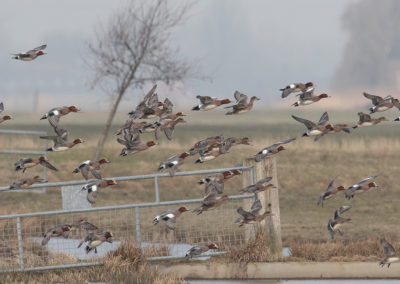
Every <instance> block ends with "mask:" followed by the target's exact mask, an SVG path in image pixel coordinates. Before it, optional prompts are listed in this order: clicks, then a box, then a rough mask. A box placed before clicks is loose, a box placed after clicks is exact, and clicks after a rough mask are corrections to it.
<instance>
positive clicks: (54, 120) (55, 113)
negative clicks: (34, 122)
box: [40, 106, 79, 127]
mask: <svg viewBox="0 0 400 284" xmlns="http://www.w3.org/2000/svg"><path fill="white" fill-rule="evenodd" d="M78 111H79V108H78V107H77V106H69V107H68V106H63V107H56V108H53V109H51V110H49V111H48V112H47V113H45V114H44V115H43V116H42V118H40V119H41V120H42V119H47V120H48V121H49V123H50V125H51V126H52V127H57V126H58V123H59V122H60V117H61V116H64V115H67V114H69V113H70V112H78Z"/></svg>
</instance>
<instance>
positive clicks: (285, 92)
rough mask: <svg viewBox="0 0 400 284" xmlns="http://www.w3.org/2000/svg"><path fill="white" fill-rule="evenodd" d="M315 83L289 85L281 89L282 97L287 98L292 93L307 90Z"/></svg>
mask: <svg viewBox="0 0 400 284" xmlns="http://www.w3.org/2000/svg"><path fill="white" fill-rule="evenodd" d="M313 86H314V84H313V83H312V82H307V83H305V84H303V83H292V84H289V85H287V86H286V87H285V88H283V89H279V90H280V91H281V92H282V99H283V98H286V97H287V96H289V95H290V94H292V93H299V92H305V91H306V90H307V89H308V90H311V89H312V88H313Z"/></svg>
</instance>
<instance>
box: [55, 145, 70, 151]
mask: <svg viewBox="0 0 400 284" xmlns="http://www.w3.org/2000/svg"><path fill="white" fill-rule="evenodd" d="M68 149H69V148H68V147H67V146H59V147H54V148H53V151H54V152H60V151H66V150H68Z"/></svg>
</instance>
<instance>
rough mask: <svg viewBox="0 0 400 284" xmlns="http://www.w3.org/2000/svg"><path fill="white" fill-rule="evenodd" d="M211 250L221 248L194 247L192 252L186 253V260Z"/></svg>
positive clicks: (213, 245) (210, 246)
mask: <svg viewBox="0 0 400 284" xmlns="http://www.w3.org/2000/svg"><path fill="white" fill-rule="evenodd" d="M210 249H213V250H214V249H219V247H218V246H217V245H216V244H215V243H212V244H209V245H203V246H194V247H192V248H191V249H190V250H188V251H187V252H186V255H185V258H186V259H192V258H193V257H196V256H199V255H201V254H203V253H205V252H207V251H209V250H210Z"/></svg>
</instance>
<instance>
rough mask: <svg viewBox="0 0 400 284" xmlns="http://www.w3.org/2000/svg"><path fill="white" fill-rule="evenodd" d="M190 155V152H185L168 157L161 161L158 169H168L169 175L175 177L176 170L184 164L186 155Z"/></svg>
mask: <svg viewBox="0 0 400 284" xmlns="http://www.w3.org/2000/svg"><path fill="white" fill-rule="evenodd" d="M188 156H189V153H187V152H183V153H182V154H180V155H176V156H172V157H170V158H168V159H167V160H166V161H165V162H161V163H160V165H159V166H158V171H162V170H165V169H168V171H169V175H170V176H171V177H173V176H174V175H175V172H176V171H177V170H178V167H179V166H180V165H182V164H183V161H184V160H185V158H186V157H188Z"/></svg>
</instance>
